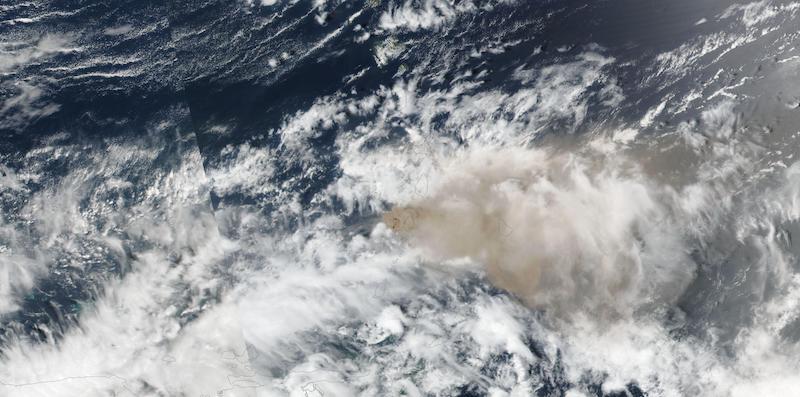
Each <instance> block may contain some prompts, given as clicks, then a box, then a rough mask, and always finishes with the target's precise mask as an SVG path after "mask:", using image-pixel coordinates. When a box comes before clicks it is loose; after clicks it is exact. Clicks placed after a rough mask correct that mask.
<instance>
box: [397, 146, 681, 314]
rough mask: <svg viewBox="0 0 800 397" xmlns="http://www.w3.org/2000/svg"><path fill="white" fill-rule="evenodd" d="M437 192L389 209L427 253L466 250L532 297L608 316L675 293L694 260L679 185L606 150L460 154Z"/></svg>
mask: <svg viewBox="0 0 800 397" xmlns="http://www.w3.org/2000/svg"><path fill="white" fill-rule="evenodd" d="M437 185H438V186H436V187H435V188H433V189H432V190H431V191H430V192H429V194H428V195H426V196H423V197H420V198H419V199H417V200H416V201H414V202H412V203H409V204H407V205H402V206H396V207H394V208H392V209H391V210H390V211H388V212H386V213H385V214H384V215H383V220H384V223H386V224H387V225H388V226H389V227H390V228H391V229H393V230H394V231H395V232H396V233H398V234H399V235H401V236H402V237H404V238H405V239H407V240H408V241H409V243H410V244H411V245H413V246H416V247H419V248H420V249H421V250H422V251H423V252H424V255H425V256H426V257H428V258H429V259H430V260H437V261H438V260H448V259H456V258H464V257H467V258H469V259H471V260H474V261H476V262H479V263H481V264H483V265H484V266H485V269H486V273H487V276H488V278H489V279H490V280H491V281H492V283H494V284H495V285H496V286H498V287H500V288H503V289H505V290H507V291H509V292H511V293H513V294H514V295H516V296H517V297H518V298H520V299H521V300H522V301H524V302H525V303H526V304H527V305H528V306H531V307H535V308H542V309H545V311H546V312H549V313H553V314H555V315H556V316H557V317H561V318H563V317H568V316H570V315H571V314H576V313H592V314H593V315H596V316H598V317H601V318H607V317H617V316H620V315H623V316H624V315H630V314H632V313H634V312H635V311H636V310H637V309H642V308H646V307H649V308H652V307H654V305H655V306H657V305H659V304H663V303H671V302H672V301H674V300H675V299H676V298H677V297H678V295H679V294H680V293H681V292H682V291H683V289H684V287H685V286H686V285H687V283H688V282H689V281H690V279H691V276H692V272H693V264H691V262H690V260H689V259H688V258H687V256H686V254H685V253H686V249H685V248H684V246H683V239H682V237H681V233H680V232H679V230H678V228H677V227H676V219H674V218H675V215H674V214H675V211H674V205H673V204H672V203H674V202H675V200H674V198H675V194H674V191H673V190H672V189H670V188H664V187H660V186H657V185H656V184H654V183H653V182H651V181H650V180H649V179H648V178H647V177H646V176H644V175H643V174H642V173H641V172H640V170H639V167H637V166H636V165H635V164H631V163H630V162H626V161H625V160H621V159H619V158H618V159H611V158H609V157H608V156H588V155H587V156H583V155H575V154H564V153H559V152H555V151H548V150H542V149H535V150H534V149H480V150H469V151H465V152H461V153H460V154H457V155H455V156H453V158H451V159H450V160H449V161H446V162H445V163H444V164H443V165H442V169H441V176H440V179H439V183H438V184H437Z"/></svg>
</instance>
